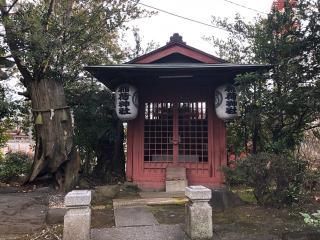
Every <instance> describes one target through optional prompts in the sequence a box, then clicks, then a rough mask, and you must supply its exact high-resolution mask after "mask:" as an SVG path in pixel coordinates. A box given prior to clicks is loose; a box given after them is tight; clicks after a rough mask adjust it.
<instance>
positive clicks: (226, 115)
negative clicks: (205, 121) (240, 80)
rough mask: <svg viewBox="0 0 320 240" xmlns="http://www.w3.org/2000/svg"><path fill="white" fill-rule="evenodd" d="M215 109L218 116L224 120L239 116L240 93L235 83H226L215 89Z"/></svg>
mask: <svg viewBox="0 0 320 240" xmlns="http://www.w3.org/2000/svg"><path fill="white" fill-rule="evenodd" d="M215 109H216V114H217V116H218V118H220V119H222V120H224V121H228V120H230V119H233V118H235V117H237V116H238V111H239V105H238V94H237V90H236V88H235V87H234V86H233V85H230V84H225V85H222V86H219V87H218V88H217V89H216V90H215Z"/></svg>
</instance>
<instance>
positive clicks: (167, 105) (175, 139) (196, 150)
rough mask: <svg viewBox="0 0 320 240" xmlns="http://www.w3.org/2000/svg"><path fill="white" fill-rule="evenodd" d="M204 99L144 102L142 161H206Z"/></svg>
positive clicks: (206, 144)
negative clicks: (195, 100) (199, 100)
mask: <svg viewBox="0 0 320 240" xmlns="http://www.w3.org/2000/svg"><path fill="white" fill-rule="evenodd" d="M207 113H208V110H207V104H206V102H148V103H145V119H144V162H145V163H149V164H152V163H157V162H166V163H168V165H167V166H171V165H172V166H179V165H183V166H185V164H186V163H190V164H197V165H198V164H202V163H208V114H207Z"/></svg>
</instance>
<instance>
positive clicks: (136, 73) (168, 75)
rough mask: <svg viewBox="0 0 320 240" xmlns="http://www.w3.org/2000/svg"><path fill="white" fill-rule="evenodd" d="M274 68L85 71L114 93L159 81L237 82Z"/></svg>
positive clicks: (104, 67) (156, 66) (214, 66)
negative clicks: (121, 87)
mask: <svg viewBox="0 0 320 240" xmlns="http://www.w3.org/2000/svg"><path fill="white" fill-rule="evenodd" d="M270 67H271V66H270V65H258V64H230V63H222V64H217V63H215V64H203V63H170V64H164V63H161V64H159V63H158V64H117V65H97V66H88V67H85V70H87V71H89V72H90V73H91V74H92V75H93V76H95V77H96V78H97V79H98V80H99V81H100V82H102V83H103V84H105V85H106V86H107V87H108V88H109V89H111V90H114V89H115V88H116V87H117V86H118V85H119V84H122V83H124V82H130V83H132V84H135V83H138V84H140V83H142V82H144V83H145V82H150V81H153V80H156V79H171V80H172V79H182V80H183V79H185V78H188V79H190V78H194V79H198V80H199V79H201V78H202V79H212V80H211V81H215V79H216V77H220V78H221V77H222V78H223V79H224V80H225V81H233V79H234V78H235V77H236V75H238V74H243V73H249V72H255V71H263V70H267V69H269V68H270Z"/></svg>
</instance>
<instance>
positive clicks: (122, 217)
mask: <svg viewBox="0 0 320 240" xmlns="http://www.w3.org/2000/svg"><path fill="white" fill-rule="evenodd" d="M114 218H115V223H116V227H133V226H153V225H159V223H158V221H157V220H156V219H155V217H154V216H153V215H152V213H151V212H150V211H149V210H148V209H147V207H145V206H138V207H121V208H117V209H114Z"/></svg>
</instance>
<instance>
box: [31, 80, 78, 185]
mask: <svg viewBox="0 0 320 240" xmlns="http://www.w3.org/2000/svg"><path fill="white" fill-rule="evenodd" d="M28 90H29V92H30V96H31V101H32V109H33V114H34V118H35V119H36V118H37V116H38V115H39V114H41V116H42V124H36V126H35V130H36V131H35V132H36V133H35V137H36V148H35V156H34V162H33V166H32V172H31V174H30V176H29V179H28V181H29V182H33V181H35V180H37V179H38V178H39V177H41V176H43V175H46V174H49V175H51V177H52V179H53V180H54V184H55V185H56V187H57V188H58V189H59V190H61V191H68V190H69V189H70V188H71V187H72V186H73V184H74V182H75V180H76V179H77V176H78V171H79V168H80V157H79V154H78V153H77V151H76V150H75V148H74V146H73V130H72V123H71V114H70V109H69V108H68V107H67V106H66V99H65V95H64V89H63V85H62V82H60V81H56V80H53V79H41V80H38V81H37V80H33V81H29V82H28Z"/></svg>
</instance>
